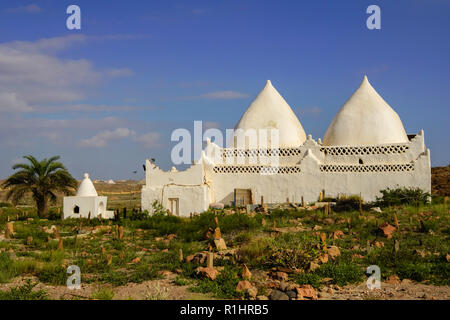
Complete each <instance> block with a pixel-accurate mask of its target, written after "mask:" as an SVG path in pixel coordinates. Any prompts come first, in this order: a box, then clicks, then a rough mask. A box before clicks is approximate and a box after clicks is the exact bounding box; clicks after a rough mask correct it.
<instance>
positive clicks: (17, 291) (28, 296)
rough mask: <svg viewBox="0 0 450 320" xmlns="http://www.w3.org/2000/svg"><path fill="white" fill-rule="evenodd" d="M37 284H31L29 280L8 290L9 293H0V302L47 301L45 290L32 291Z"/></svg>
mask: <svg viewBox="0 0 450 320" xmlns="http://www.w3.org/2000/svg"><path fill="white" fill-rule="evenodd" d="M36 285H37V283H32V282H31V280H30V279H28V280H27V281H26V283H25V284H24V285H22V286H17V287H15V288H10V289H9V291H0V300H47V299H48V296H47V292H46V291H45V290H34V291H33V289H34V287H36Z"/></svg>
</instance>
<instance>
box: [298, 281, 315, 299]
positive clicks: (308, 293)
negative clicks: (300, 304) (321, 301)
mask: <svg viewBox="0 0 450 320" xmlns="http://www.w3.org/2000/svg"><path fill="white" fill-rule="evenodd" d="M296 290H297V299H300V300H303V299H309V300H317V291H316V289H314V288H313V287H312V286H311V285H309V284H304V285H302V286H299V287H296Z"/></svg>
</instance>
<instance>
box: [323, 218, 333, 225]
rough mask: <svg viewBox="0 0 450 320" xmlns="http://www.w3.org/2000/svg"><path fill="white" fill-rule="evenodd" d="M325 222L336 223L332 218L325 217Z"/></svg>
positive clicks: (328, 223)
mask: <svg viewBox="0 0 450 320" xmlns="http://www.w3.org/2000/svg"><path fill="white" fill-rule="evenodd" d="M322 222H323V224H327V225H331V224H334V220H333V219H332V218H325V219H323V221H322Z"/></svg>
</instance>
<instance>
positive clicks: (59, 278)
mask: <svg viewBox="0 0 450 320" xmlns="http://www.w3.org/2000/svg"><path fill="white" fill-rule="evenodd" d="M37 277H38V278H39V280H40V281H42V282H44V283H48V284H53V285H65V284H66V283H67V278H68V274H67V270H66V269H64V268H63V267H62V266H60V265H56V264H46V265H45V266H44V267H43V268H42V270H41V271H39V272H38V274H37Z"/></svg>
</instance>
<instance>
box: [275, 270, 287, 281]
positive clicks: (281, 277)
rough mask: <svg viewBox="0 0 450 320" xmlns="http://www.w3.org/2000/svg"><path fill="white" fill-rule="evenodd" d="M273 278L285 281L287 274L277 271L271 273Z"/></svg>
mask: <svg viewBox="0 0 450 320" xmlns="http://www.w3.org/2000/svg"><path fill="white" fill-rule="evenodd" d="M273 278H274V279H277V280H280V281H287V280H288V278H289V276H288V274H287V273H286V272H282V271H277V272H274V273H273Z"/></svg>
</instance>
